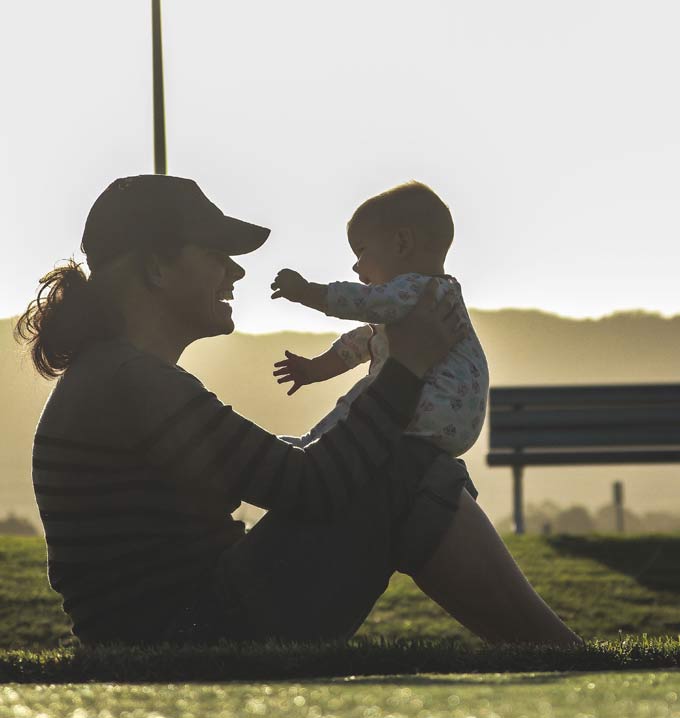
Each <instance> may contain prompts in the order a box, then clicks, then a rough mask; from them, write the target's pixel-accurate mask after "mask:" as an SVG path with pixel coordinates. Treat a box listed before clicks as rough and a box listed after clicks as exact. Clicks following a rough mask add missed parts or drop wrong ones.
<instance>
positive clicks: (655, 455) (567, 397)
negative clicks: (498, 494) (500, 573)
mask: <svg viewBox="0 0 680 718" xmlns="http://www.w3.org/2000/svg"><path fill="white" fill-rule="evenodd" d="M489 427H490V434H489V453H488V454H487V457H486V460H487V464H488V465H489V466H509V467H511V468H512V476H513V516H514V522H515V533H524V514H523V508H522V476H523V472H524V467H525V466H565V465H575V464H652V463H676V462H680V384H625V385H613V384H612V385H604V386H536V387H534V386H531V387H528V386H527V387H524V386H518V387H495V388H493V389H491V391H490V394H489Z"/></svg>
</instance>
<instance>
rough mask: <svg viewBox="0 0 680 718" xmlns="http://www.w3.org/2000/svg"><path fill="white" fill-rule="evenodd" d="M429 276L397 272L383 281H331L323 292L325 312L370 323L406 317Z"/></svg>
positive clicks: (333, 315) (383, 322)
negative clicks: (386, 280)
mask: <svg viewBox="0 0 680 718" xmlns="http://www.w3.org/2000/svg"><path fill="white" fill-rule="evenodd" d="M429 280H430V277H428V276H425V275H423V274H413V273H412V274H400V275H399V276H398V277H395V278H394V279H393V280H392V281H390V282H387V283H386V284H376V285H371V286H365V285H363V284H359V283H357V282H331V284H329V285H328V290H327V293H326V314H327V315H328V316H331V317H338V318H339V319H354V320H356V321H362V322H370V323H371V324H389V323H390V322H394V321H397V320H398V319H401V318H402V317H404V316H406V314H408V313H409V312H410V311H411V309H412V308H413V307H414V306H415V304H416V302H417V301H418V297H419V296H420V295H421V294H422V292H423V289H424V288H425V285H426V284H427V283H428V281H429Z"/></svg>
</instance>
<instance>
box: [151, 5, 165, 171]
mask: <svg viewBox="0 0 680 718" xmlns="http://www.w3.org/2000/svg"><path fill="white" fill-rule="evenodd" d="M151 35H152V43H153V149H154V172H155V173H156V174H157V175H164V174H167V170H168V168H167V158H166V154H165V100H164V92H163V39H162V36H161V0H151Z"/></svg>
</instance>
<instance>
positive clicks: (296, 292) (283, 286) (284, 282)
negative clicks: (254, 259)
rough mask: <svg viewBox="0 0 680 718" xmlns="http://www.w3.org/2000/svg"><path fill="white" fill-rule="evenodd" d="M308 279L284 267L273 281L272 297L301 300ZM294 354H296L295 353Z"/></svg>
mask: <svg viewBox="0 0 680 718" xmlns="http://www.w3.org/2000/svg"><path fill="white" fill-rule="evenodd" d="M308 284H309V283H308V282H307V280H306V279H305V278H304V277H303V276H302V275H301V274H298V273H297V272H294V271H293V270H292V269H282V270H281V271H280V272H279V273H278V274H277V275H276V278H275V279H274V281H273V282H272V285H271V287H272V289H273V290H274V293H273V294H272V296H271V298H272V299H278V298H279V297H283V298H284V299H287V300H288V301H290V302H301V301H302V300H303V299H304V297H305V293H306V291H307V285H308ZM293 356H294V355H293Z"/></svg>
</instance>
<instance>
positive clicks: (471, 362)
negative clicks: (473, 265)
mask: <svg viewBox="0 0 680 718" xmlns="http://www.w3.org/2000/svg"><path fill="white" fill-rule="evenodd" d="M431 278H432V277H430V276H427V275H423V274H416V273H410V274H401V275H399V276H398V277H395V278H394V279H393V280H392V281H390V282H388V283H387V284H381V285H374V286H365V285H363V284H358V283H355V282H333V283H331V284H329V285H328V297H327V305H328V307H327V310H326V314H327V315H328V316H332V317H338V318H340V319H354V320H358V321H364V322H368V324H364V325H363V326H360V327H357V328H356V329H353V330H351V331H349V332H347V333H346V334H343V335H342V336H341V337H339V338H338V339H337V341H335V342H334V344H333V347H334V348H335V350H336V351H337V353H338V354H339V356H340V357H341V358H342V360H343V361H344V362H345V364H347V367H348V368H350V369H351V368H353V367H355V366H357V365H358V364H361V363H363V362H366V361H369V360H370V362H371V363H370V368H369V372H368V375H367V376H365V377H364V378H363V379H361V380H360V381H358V382H357V383H356V384H355V385H354V386H353V387H352V388H351V389H350V391H349V392H348V393H347V394H345V395H344V396H342V397H340V399H338V402H337V404H336V406H335V408H334V409H333V410H332V411H331V412H330V413H329V414H328V415H327V416H325V417H324V418H323V419H322V420H321V421H320V422H319V423H318V424H317V425H316V426H314V428H313V429H311V431H310V432H309V434H306V435H305V436H304V437H301V438H300V439H299V440H298V441H295V443H298V444H300V445H305V444H308V443H309V442H310V441H314V440H315V439H318V438H319V436H321V435H322V434H324V433H325V432H326V431H328V429H329V428H330V427H331V426H333V425H334V424H336V423H337V422H338V421H339V420H340V419H344V418H346V417H347V414H348V412H349V407H350V406H351V404H352V402H353V401H354V399H356V397H357V396H358V395H359V394H360V393H361V392H362V391H363V390H364V388H365V387H366V385H367V384H369V383H371V382H372V381H373V380H374V379H375V377H376V376H377V374H378V372H379V371H380V369H381V367H382V365H383V364H384V363H385V360H386V359H387V357H388V355H389V345H388V341H387V334H386V332H385V326H384V325H385V324H389V323H390V322H393V321H396V320H398V319H400V318H401V317H403V316H404V315H406V314H407V313H408V312H409V311H410V310H411V309H412V308H413V306H414V305H415V303H416V302H417V301H418V297H419V296H420V294H421V293H422V291H423V289H424V288H425V285H426V284H427V282H428V281H429V280H430V279H431ZM436 279H437V299H440V298H441V297H442V296H443V294H444V293H445V292H446V291H447V289H449V288H451V287H453V289H454V291H455V293H456V294H457V296H458V300H459V302H460V306H461V309H462V312H463V315H464V317H465V319H466V320H467V321H468V322H469V323H470V327H471V328H472V323H471V322H470V316H469V315H468V312H467V309H466V308H465V304H464V303H463V298H462V295H461V290H460V284H459V283H458V281H457V280H456V279H454V278H453V277H450V276H448V275H439V276H437V277H436ZM424 381H425V385H424V387H423V390H422V392H421V395H420V401H419V404H418V407H417V409H416V411H415V414H414V415H413V419H412V420H411V423H410V424H409V426H408V429H407V431H406V432H405V433H407V434H410V435H413V436H419V437H421V438H423V439H425V440H427V441H430V442H432V443H434V444H436V445H437V446H439V447H440V448H441V449H443V450H444V451H446V452H447V453H448V454H450V455H452V456H460V455H461V454H463V453H465V452H466V451H467V450H468V449H469V448H470V447H471V446H472V445H473V444H474V443H475V441H476V440H477V438H478V437H479V433H480V431H481V429H482V424H483V423H484V415H485V412H486V400H487V394H488V391H489V369H488V366H487V362H486V357H485V356H484V350H483V349H482V346H481V344H480V342H479V339H478V338H477V335H476V334H475V332H474V329H472V331H471V332H470V335H469V336H468V337H467V338H466V339H465V340H463V341H462V342H459V343H458V344H457V345H456V346H455V347H454V348H453V349H452V350H451V351H450V352H449V353H448V354H447V356H446V357H445V358H444V360H443V361H442V362H440V363H439V364H438V365H437V366H435V367H433V368H432V369H431V370H430V371H429V372H428V373H427V374H426V375H425V377H424ZM286 438H287V439H288V437H286Z"/></svg>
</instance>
